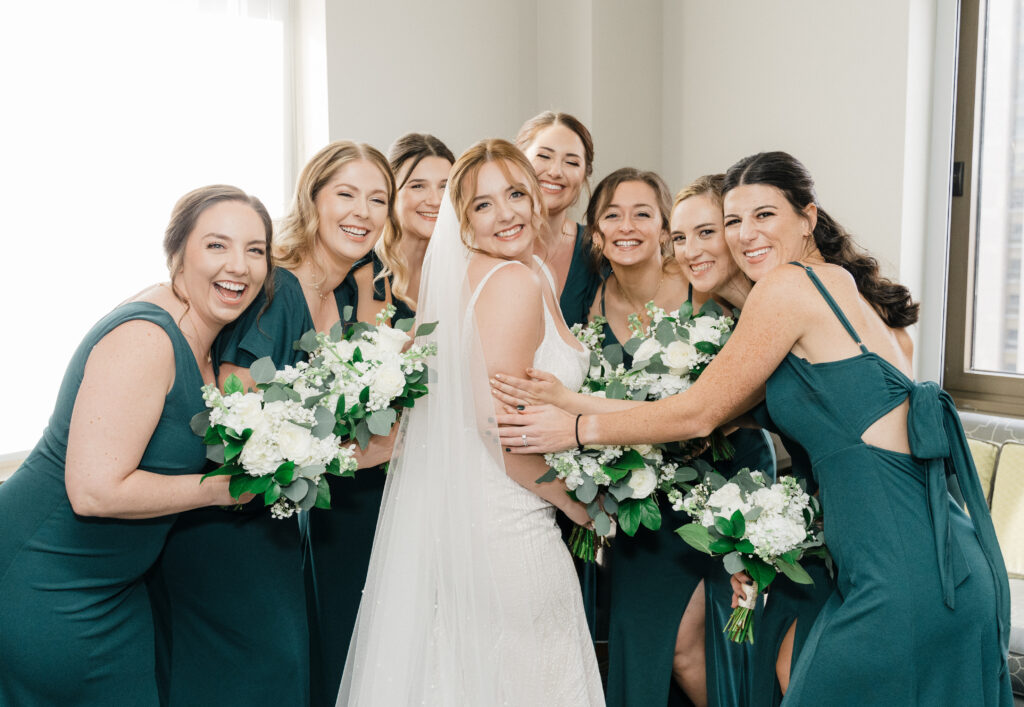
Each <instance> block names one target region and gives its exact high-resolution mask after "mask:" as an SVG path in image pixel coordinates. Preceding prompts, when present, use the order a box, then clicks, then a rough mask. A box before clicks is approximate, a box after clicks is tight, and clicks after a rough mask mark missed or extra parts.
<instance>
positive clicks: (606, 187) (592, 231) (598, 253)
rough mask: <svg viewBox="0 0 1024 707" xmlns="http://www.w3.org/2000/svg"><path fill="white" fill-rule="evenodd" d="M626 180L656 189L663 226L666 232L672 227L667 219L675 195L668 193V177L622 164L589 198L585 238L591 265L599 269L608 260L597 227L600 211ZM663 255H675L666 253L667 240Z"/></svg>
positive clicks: (601, 268) (657, 204)
mask: <svg viewBox="0 0 1024 707" xmlns="http://www.w3.org/2000/svg"><path fill="white" fill-rule="evenodd" d="M626 182H641V183H643V184H646V185H647V186H649V187H650V188H651V189H653V190H654V196H655V199H656V203H655V206H657V207H658V211H659V212H660V216H661V228H662V230H663V231H665V233H668V230H669V225H668V220H669V215H670V214H671V213H672V198H671V196H669V191H668V186H666V184H665V180H664V179H662V178H661V177H659V176H658V175H657V174H656V173H654V172H648V171H644V170H640V169H636V168H634V167H620V168H619V169H617V170H615V171H614V172H612V173H611V174H609V175H608V176H607V177H605V178H604V179H602V180H601V181H600V182H598V184H597V186H596V187H595V188H594V195H593V196H592V197H590V202H589V203H588V204H587V231H586V236H585V238H586V239H587V242H589V243H590V260H591V265H592V266H593V268H594V269H595V270H596V271H597V272H601V270H603V269H604V267H605V265H607V263H608V260H607V259H606V258H605V257H604V252H603V251H604V234H603V233H601V230H600V229H599V228H598V227H597V222H598V220H599V219H600V218H601V214H602V213H604V211H605V209H607V208H608V204H610V203H611V200H612V197H614V196H615V190H616V189H617V188H618V187H619V185H620V184H625V183H626ZM662 256H663V257H665V258H671V257H672V256H671V254H670V253H668V252H667V241H666V242H665V243H662Z"/></svg>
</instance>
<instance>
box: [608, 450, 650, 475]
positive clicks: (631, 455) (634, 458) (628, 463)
mask: <svg viewBox="0 0 1024 707" xmlns="http://www.w3.org/2000/svg"><path fill="white" fill-rule="evenodd" d="M608 466H610V467H614V468H615V469H627V470H632V469H643V468H644V458H643V457H642V456H641V455H640V452H638V451H636V450H635V449H627V450H626V451H625V452H623V454H622V456H621V457H619V458H618V459H616V460H615V461H614V462H611V463H609V464H608Z"/></svg>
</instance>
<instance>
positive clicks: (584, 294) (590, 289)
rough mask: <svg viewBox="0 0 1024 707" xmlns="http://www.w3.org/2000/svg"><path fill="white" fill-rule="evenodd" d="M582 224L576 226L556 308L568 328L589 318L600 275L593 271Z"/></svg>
mask: <svg viewBox="0 0 1024 707" xmlns="http://www.w3.org/2000/svg"><path fill="white" fill-rule="evenodd" d="M586 234H587V229H586V227H585V226H584V225H583V224H582V223H578V224H576V241H575V242H574V243H573V246H572V260H570V261H569V274H568V275H566V278H565V286H564V287H563V288H562V294H561V295H560V296H559V298H558V308H559V309H561V310H562V317H563V318H564V319H565V323H566V324H567V325H568V326H570V327H571V326H572V325H573V324H584V323H586V321H587V319H588V318H589V314H590V303H591V302H593V301H594V295H595V294H597V288H598V287H599V286H600V285H601V275H600V274H599V273H598V272H597V270H595V269H594V266H593V265H592V264H591V259H590V240H589V239H588V238H587V237H586Z"/></svg>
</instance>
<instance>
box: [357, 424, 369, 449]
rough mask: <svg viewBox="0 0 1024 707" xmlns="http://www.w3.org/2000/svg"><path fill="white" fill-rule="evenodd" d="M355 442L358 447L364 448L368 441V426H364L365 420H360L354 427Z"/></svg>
mask: <svg viewBox="0 0 1024 707" xmlns="http://www.w3.org/2000/svg"><path fill="white" fill-rule="evenodd" d="M355 437H356V443H357V444H358V445H359V448H360V449H366V445H368V444H369V443H370V428H369V427H367V426H366V420H360V421H359V424H358V425H356V428H355Z"/></svg>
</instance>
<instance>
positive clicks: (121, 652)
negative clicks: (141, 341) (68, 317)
mask: <svg viewBox="0 0 1024 707" xmlns="http://www.w3.org/2000/svg"><path fill="white" fill-rule="evenodd" d="M131 320H144V321H147V322H152V323H154V324H157V325H159V326H160V327H161V328H163V330H164V331H165V332H166V333H167V336H168V337H169V338H170V340H171V343H172V345H173V350H174V363H175V374H174V384H173V386H172V387H171V390H170V392H169V393H168V394H167V396H166V398H165V399H164V408H163V412H162V413H161V415H160V421H159V422H158V424H157V427H156V429H155V430H154V431H153V436H152V437H151V438H150V440H149V444H148V445H147V446H146V450H145V452H144V453H143V455H142V459H141V460H140V461H139V468H141V469H145V470H147V471H151V472H154V473H157V474H168V475H179V474H196V473H199V472H200V471H201V470H202V469H203V466H204V465H205V463H206V458H205V450H204V448H203V445H202V444H201V440H200V439H199V438H198V437H196V436H195V435H194V434H192V431H191V430H190V429H189V420H190V419H191V417H192V416H193V415H194V414H196V413H197V412H199V411H200V410H202V409H203V407H204V404H203V399H202V395H201V394H200V388H201V387H202V385H203V380H202V376H201V375H200V373H199V368H198V367H197V366H196V362H195V357H194V356H193V354H192V350H191V349H190V348H189V345H188V342H187V341H186V340H185V338H184V337H183V336H182V334H181V332H180V330H179V329H178V327H177V325H176V324H175V322H174V319H173V318H172V317H171V315H169V314H168V313H167V312H166V311H165V310H164V309H162V308H160V307H158V306H157V305H154V304H150V303H147V302H132V303H129V304H125V305H122V306H120V307H118V308H117V309H115V310H114V311H113V312H111V313H110V314H108V315H107V316H106V317H104V318H103V319H101V320H100V321H99V323H97V324H96V325H95V326H94V327H93V328H92V329H91V330H90V331H89V333H88V334H86V336H85V339H84V340H83V341H82V343H81V345H80V346H79V347H78V350H77V351H76V352H75V354H74V356H73V357H72V359H71V362H70V364H69V365H68V369H67V372H66V373H65V375H64V381H63V383H62V384H61V387H60V392H59V394H58V396H57V403H56V406H55V408H54V411H53V415H52V417H51V418H50V422H49V425H48V426H47V428H46V430H45V431H44V432H43V436H42V439H40V441H39V443H38V444H37V445H36V447H35V449H33V450H32V452H31V454H30V455H29V457H28V459H26V460H25V463H24V464H22V466H21V468H19V469H18V471H16V472H15V473H14V475H13V476H11V478H10V479H9V480H8V481H6V482H5V483H4V484H2V485H0V597H2V601H0V704H2V705H11V707H14V706H15V705H17V706H18V707H35V706H38V707H51V706H52V705H110V704H112V703H117V704H125V705H157V704H159V702H158V693H157V682H156V675H155V665H154V654H153V640H154V637H153V636H154V634H153V613H152V609H151V606H150V600H149V595H148V594H147V592H146V586H145V583H144V581H143V577H144V575H145V573H146V572H147V570H149V568H150V567H151V566H152V565H153V563H154V562H156V560H157V557H158V556H159V554H160V551H161V549H162V548H163V547H164V542H165V539H166V537H167V534H168V532H169V530H170V528H171V524H172V522H173V521H174V516H164V517H160V518H151V519H147V520H119V519H109V518H86V517H81V516H78V515H75V513H74V511H73V510H72V509H71V504H70V502H69V501H68V496H67V491H66V490H65V486H64V466H65V459H66V456H67V443H68V431H69V428H70V423H71V413H72V410H73V409H74V406H75V399H76V398H77V396H78V389H79V386H80V385H81V382H82V376H83V374H84V371H85V365H86V362H87V360H88V358H89V354H90V352H91V351H92V348H93V346H95V345H96V343H97V342H99V341H100V339H102V338H103V337H104V336H106V335H107V334H108V333H109V332H110V331H111V330H113V329H114V328H115V327H118V326H120V325H121V324H124V323H125V322H128V321H131Z"/></svg>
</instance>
